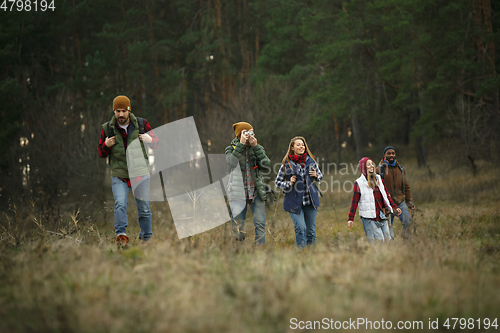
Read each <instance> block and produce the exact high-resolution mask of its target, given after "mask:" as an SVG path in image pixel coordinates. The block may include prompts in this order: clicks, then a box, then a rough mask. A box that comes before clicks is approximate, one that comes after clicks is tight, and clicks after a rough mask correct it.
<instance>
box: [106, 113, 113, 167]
mask: <svg viewBox="0 0 500 333" xmlns="http://www.w3.org/2000/svg"><path fill="white" fill-rule="evenodd" d="M110 122H111V121H108V122H107V123H106V127H107V130H108V131H107V132H108V133H106V136H107V137H108V138H110V137H112V136H114V133H112V132H111V126H110V125H109V123H110ZM108 165H109V166H111V153H109V155H108Z"/></svg>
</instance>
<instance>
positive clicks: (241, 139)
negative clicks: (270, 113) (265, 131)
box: [240, 132, 248, 145]
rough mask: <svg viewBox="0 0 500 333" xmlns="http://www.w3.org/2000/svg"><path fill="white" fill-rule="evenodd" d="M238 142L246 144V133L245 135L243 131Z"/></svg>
mask: <svg viewBox="0 0 500 333" xmlns="http://www.w3.org/2000/svg"><path fill="white" fill-rule="evenodd" d="M240 142H241V143H242V144H244V145H246V144H247V142H248V135H246V134H245V133H244V132H242V133H241V137H240Z"/></svg>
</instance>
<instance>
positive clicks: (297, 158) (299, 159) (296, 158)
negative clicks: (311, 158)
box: [288, 152, 307, 167]
mask: <svg viewBox="0 0 500 333" xmlns="http://www.w3.org/2000/svg"><path fill="white" fill-rule="evenodd" d="M288 157H289V158H290V160H291V161H292V162H294V163H296V164H300V165H301V166H302V167H304V166H305V165H306V158H307V152H304V154H302V155H292V154H290V155H288Z"/></svg>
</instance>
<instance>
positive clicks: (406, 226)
mask: <svg viewBox="0 0 500 333" xmlns="http://www.w3.org/2000/svg"><path fill="white" fill-rule="evenodd" d="M398 207H399V209H401V215H399V216H398V218H399V220H400V221H401V225H402V226H403V238H405V239H407V238H409V237H410V232H411V230H410V224H411V219H410V212H409V211H408V207H407V206H406V203H405V202H404V201H403V202H402V203H400V204H399V206H398ZM393 222H394V214H393V213H391V226H392V225H393ZM391 237H392V238H394V230H392V228H391Z"/></svg>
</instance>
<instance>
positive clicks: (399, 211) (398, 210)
mask: <svg viewBox="0 0 500 333" xmlns="http://www.w3.org/2000/svg"><path fill="white" fill-rule="evenodd" d="M396 212H397V213H398V214H397V215H398V216H399V215H401V209H399V208H398V209H396Z"/></svg>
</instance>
